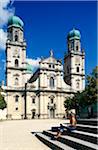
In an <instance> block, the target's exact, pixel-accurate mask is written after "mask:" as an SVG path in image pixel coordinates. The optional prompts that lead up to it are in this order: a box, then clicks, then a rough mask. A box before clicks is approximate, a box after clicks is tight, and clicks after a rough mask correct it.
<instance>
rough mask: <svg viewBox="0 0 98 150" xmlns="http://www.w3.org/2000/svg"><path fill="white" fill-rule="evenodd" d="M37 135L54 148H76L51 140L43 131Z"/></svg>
mask: <svg viewBox="0 0 98 150" xmlns="http://www.w3.org/2000/svg"><path fill="white" fill-rule="evenodd" d="M36 137H37V138H38V139H39V140H40V141H42V142H43V143H44V144H46V145H47V146H48V147H50V148H51V149H53V150H74V148H71V147H70V146H67V145H65V144H63V143H61V142H59V141H57V140H51V138H50V137H49V136H46V135H44V134H42V133H37V134H36Z"/></svg>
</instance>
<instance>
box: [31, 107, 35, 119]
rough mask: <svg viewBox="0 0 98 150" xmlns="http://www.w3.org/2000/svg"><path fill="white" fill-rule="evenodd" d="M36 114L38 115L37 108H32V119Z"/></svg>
mask: <svg viewBox="0 0 98 150" xmlns="http://www.w3.org/2000/svg"><path fill="white" fill-rule="evenodd" d="M35 115H36V110H35V109H32V119H34V118H35Z"/></svg>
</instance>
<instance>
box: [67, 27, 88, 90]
mask: <svg viewBox="0 0 98 150" xmlns="http://www.w3.org/2000/svg"><path fill="white" fill-rule="evenodd" d="M67 46H68V52H67V54H65V56H64V80H65V82H66V83H67V84H69V85H70V86H71V87H72V88H73V89H74V90H75V91H82V90H83V89H84V88H85V53H84V50H81V34H80V31H79V30H76V29H73V30H71V31H70V32H69V33H68V36H67Z"/></svg>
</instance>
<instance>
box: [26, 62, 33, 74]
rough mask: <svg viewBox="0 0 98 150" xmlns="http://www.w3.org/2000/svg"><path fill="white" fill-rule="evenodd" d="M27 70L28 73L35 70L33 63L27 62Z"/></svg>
mask: <svg viewBox="0 0 98 150" xmlns="http://www.w3.org/2000/svg"><path fill="white" fill-rule="evenodd" d="M26 70H27V72H28V73H32V72H33V67H32V65H30V64H28V63H27V65H26Z"/></svg>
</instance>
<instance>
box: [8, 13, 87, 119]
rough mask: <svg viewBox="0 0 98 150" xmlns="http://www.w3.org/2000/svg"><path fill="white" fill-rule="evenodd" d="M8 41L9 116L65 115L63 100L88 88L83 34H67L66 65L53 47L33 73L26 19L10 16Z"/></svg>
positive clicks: (24, 117) (29, 117) (58, 116)
mask: <svg viewBox="0 0 98 150" xmlns="http://www.w3.org/2000/svg"><path fill="white" fill-rule="evenodd" d="M7 32H8V38H7V42H6V87H7V88H6V93H7V95H6V102H7V118H8V119H33V118H63V117H64V116H65V114H66V111H65V108H64V101H65V100H66V98H67V97H71V96H73V94H74V93H76V92H77V91H82V90H84V88H85V52H84V50H83V49H82V48H81V34H80V31H79V30H76V29H72V30H71V31H70V32H69V33H68V35H67V47H68V50H67V53H66V54H65V56H64V65H63V64H62V62H61V60H58V59H56V58H55V57H54V54H53V50H50V55H49V57H48V58H41V60H40V62H39V67H38V68H37V69H36V70H35V71H34V72H33V73H32V72H31V70H30V67H29V66H28V65H27V61H26V42H25V38H24V23H23V21H22V20H21V19H20V18H19V17H18V16H11V17H10V18H9V20H8V29H7Z"/></svg>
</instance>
